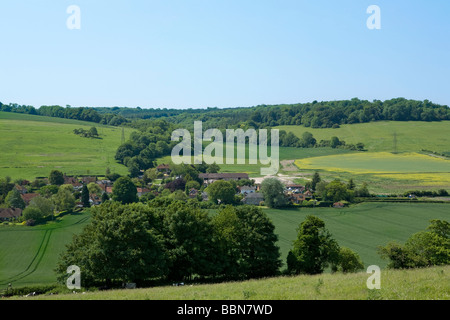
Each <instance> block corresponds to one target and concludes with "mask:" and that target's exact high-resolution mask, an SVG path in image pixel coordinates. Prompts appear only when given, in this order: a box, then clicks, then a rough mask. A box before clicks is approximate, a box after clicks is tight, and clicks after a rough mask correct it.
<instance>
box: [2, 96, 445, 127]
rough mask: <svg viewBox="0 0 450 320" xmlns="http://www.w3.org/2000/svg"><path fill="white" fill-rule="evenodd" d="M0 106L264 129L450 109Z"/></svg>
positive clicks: (346, 104) (402, 105)
mask: <svg viewBox="0 0 450 320" xmlns="http://www.w3.org/2000/svg"><path fill="white" fill-rule="evenodd" d="M0 111H5V112H19V113H27V114H36V115H45V116H50V117H59V118H67V119H77V120H83V121H91V122H96V123H101V124H109V125H115V126H116V125H121V124H124V123H134V122H137V123H138V125H139V123H142V122H146V121H147V120H166V121H169V122H171V123H173V124H175V125H177V126H178V127H182V128H187V129H192V127H193V124H194V121H202V122H203V123H204V128H205V129H210V128H250V127H251V128H266V127H275V126H281V125H303V126H305V127H311V128H338V127H339V126H340V125H342V124H353V123H366V122H372V121H443V120H450V108H449V107H448V106H446V105H439V104H435V103H433V102H430V101H429V100H424V101H418V100H408V99H405V98H395V99H390V100H385V101H380V100H373V101H368V100H360V99H358V98H353V99H351V100H339V101H321V102H318V101H313V102H309V103H299V104H283V105H258V106H253V107H245V108H243V107H239V108H224V109H219V108H207V109H161V108H159V109H154V108H153V109H143V108H140V107H137V108H128V107H113V108H90V107H79V108H72V107H70V106H66V108H64V107H61V106H41V107H40V108H38V109H36V108H34V107H33V106H28V105H18V104H14V103H10V104H2V103H1V102H0Z"/></svg>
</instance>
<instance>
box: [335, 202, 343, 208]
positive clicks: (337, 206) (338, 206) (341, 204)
mask: <svg viewBox="0 0 450 320" xmlns="http://www.w3.org/2000/svg"><path fill="white" fill-rule="evenodd" d="M344 207H345V204H343V203H342V202H336V203H334V204H333V208H344Z"/></svg>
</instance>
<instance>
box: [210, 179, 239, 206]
mask: <svg viewBox="0 0 450 320" xmlns="http://www.w3.org/2000/svg"><path fill="white" fill-rule="evenodd" d="M205 191H206V193H207V194H208V197H209V199H210V200H211V201H213V202H214V203H217V202H218V201H220V203H223V204H232V203H234V196H235V195H236V188H235V187H234V186H233V184H232V183H231V182H229V181H223V180H219V181H216V182H214V183H212V184H210V185H209V186H208V187H207V188H206V189H205Z"/></svg>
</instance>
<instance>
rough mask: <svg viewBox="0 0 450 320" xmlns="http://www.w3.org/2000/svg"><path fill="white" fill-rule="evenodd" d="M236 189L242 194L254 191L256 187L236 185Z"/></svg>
mask: <svg viewBox="0 0 450 320" xmlns="http://www.w3.org/2000/svg"><path fill="white" fill-rule="evenodd" d="M238 189H239V193H240V194H243V195H247V194H250V193H255V192H256V187H249V186H242V187H238Z"/></svg>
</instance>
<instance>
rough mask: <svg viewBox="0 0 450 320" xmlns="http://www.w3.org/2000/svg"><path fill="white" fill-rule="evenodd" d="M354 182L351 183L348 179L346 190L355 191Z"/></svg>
mask: <svg viewBox="0 0 450 320" xmlns="http://www.w3.org/2000/svg"><path fill="white" fill-rule="evenodd" d="M355 187H356V186H355V182H354V181H353V179H350V180H349V182H348V184H347V189H348V190H355Z"/></svg>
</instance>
